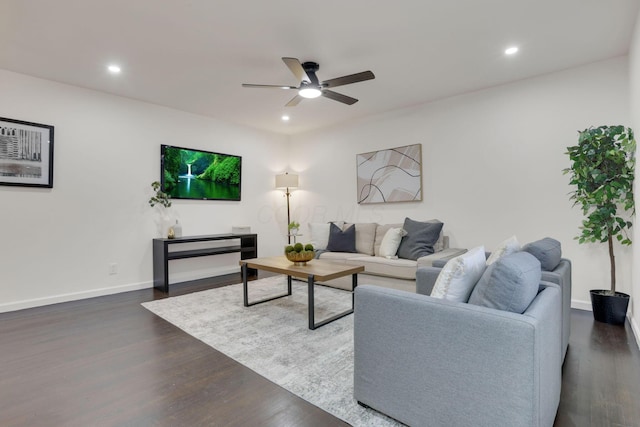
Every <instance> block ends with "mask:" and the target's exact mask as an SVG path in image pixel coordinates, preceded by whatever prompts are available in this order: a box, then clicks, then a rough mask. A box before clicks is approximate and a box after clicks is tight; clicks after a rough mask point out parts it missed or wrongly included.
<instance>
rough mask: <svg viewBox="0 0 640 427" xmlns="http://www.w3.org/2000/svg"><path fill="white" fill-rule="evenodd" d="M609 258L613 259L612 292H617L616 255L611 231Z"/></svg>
mask: <svg viewBox="0 0 640 427" xmlns="http://www.w3.org/2000/svg"><path fill="white" fill-rule="evenodd" d="M609 260H610V261H611V293H615V292H616V257H615V256H613V236H612V235H611V233H609Z"/></svg>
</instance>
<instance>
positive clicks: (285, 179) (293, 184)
mask: <svg viewBox="0 0 640 427" xmlns="http://www.w3.org/2000/svg"><path fill="white" fill-rule="evenodd" d="M297 187H298V175H293V174H288V173H285V174H282V175H276V188H297Z"/></svg>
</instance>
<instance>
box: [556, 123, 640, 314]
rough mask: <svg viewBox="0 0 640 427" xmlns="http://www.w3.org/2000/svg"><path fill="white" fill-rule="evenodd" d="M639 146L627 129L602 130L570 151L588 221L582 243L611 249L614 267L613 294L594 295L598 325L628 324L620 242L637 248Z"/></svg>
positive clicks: (582, 137) (590, 132)
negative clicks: (619, 276) (619, 287)
mask: <svg viewBox="0 0 640 427" xmlns="http://www.w3.org/2000/svg"><path fill="white" fill-rule="evenodd" d="M635 151H636V141H635V139H634V137H633V131H632V130H631V129H630V128H627V127H625V126H621V125H619V126H600V127H597V128H593V127H592V128H589V129H585V130H583V131H581V132H579V138H578V145H575V146H573V147H568V148H567V153H566V154H568V155H569V159H570V160H571V167H569V168H567V169H564V171H563V172H564V173H565V174H567V173H568V174H570V176H571V181H570V182H569V184H570V185H572V186H575V190H574V191H573V192H572V193H571V200H573V201H574V206H576V205H577V206H579V207H580V208H582V212H583V214H584V217H585V218H584V220H583V221H582V226H581V227H580V229H581V233H580V235H578V236H577V237H576V239H577V240H578V243H596V242H601V243H607V245H608V247H609V261H610V264H611V286H610V289H604V290H603V289H594V290H591V291H590V294H591V305H592V308H593V316H594V318H595V320H597V321H600V322H606V323H613V324H624V321H625V317H626V313H627V307H628V305H629V295H627V294H625V293H622V292H617V291H616V263H615V256H614V240H617V241H618V242H619V243H620V244H622V245H631V239H630V238H629V234H628V231H629V229H630V228H631V226H632V222H631V218H632V217H633V215H634V214H635V204H634V199H633V180H634V175H635V164H636V160H635Z"/></svg>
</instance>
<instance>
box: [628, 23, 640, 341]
mask: <svg viewBox="0 0 640 427" xmlns="http://www.w3.org/2000/svg"><path fill="white" fill-rule="evenodd" d="M629 78H630V84H631V90H630V92H631V115H632V117H631V120H632V123H633V130H634V131H635V137H636V142H640V13H638V18H637V19H636V27H635V30H634V36H633V40H632V42H631V48H630V49H629ZM636 148H638V147H636ZM637 157H638V155H636V158H637ZM636 173H637V172H636ZM636 176H637V175H636ZM635 200H636V203H638V201H640V186H638V185H637V183H636V186H635ZM636 219H637V217H636ZM633 236H634V251H633V265H635V266H636V267H635V268H634V269H633V290H632V296H634V298H631V302H630V306H631V324H632V326H633V330H634V332H635V335H636V339H637V341H638V344H639V345H640V303H638V302H637V301H636V299H637V298H640V248H639V247H638V245H639V244H640V224H638V223H637V222H636V223H635V227H634V233H633Z"/></svg>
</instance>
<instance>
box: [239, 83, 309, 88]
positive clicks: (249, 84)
mask: <svg viewBox="0 0 640 427" xmlns="http://www.w3.org/2000/svg"><path fill="white" fill-rule="evenodd" d="M242 87H257V88H263V89H298V88H297V87H295V86H284V85H254V84H251V83H242Z"/></svg>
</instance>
